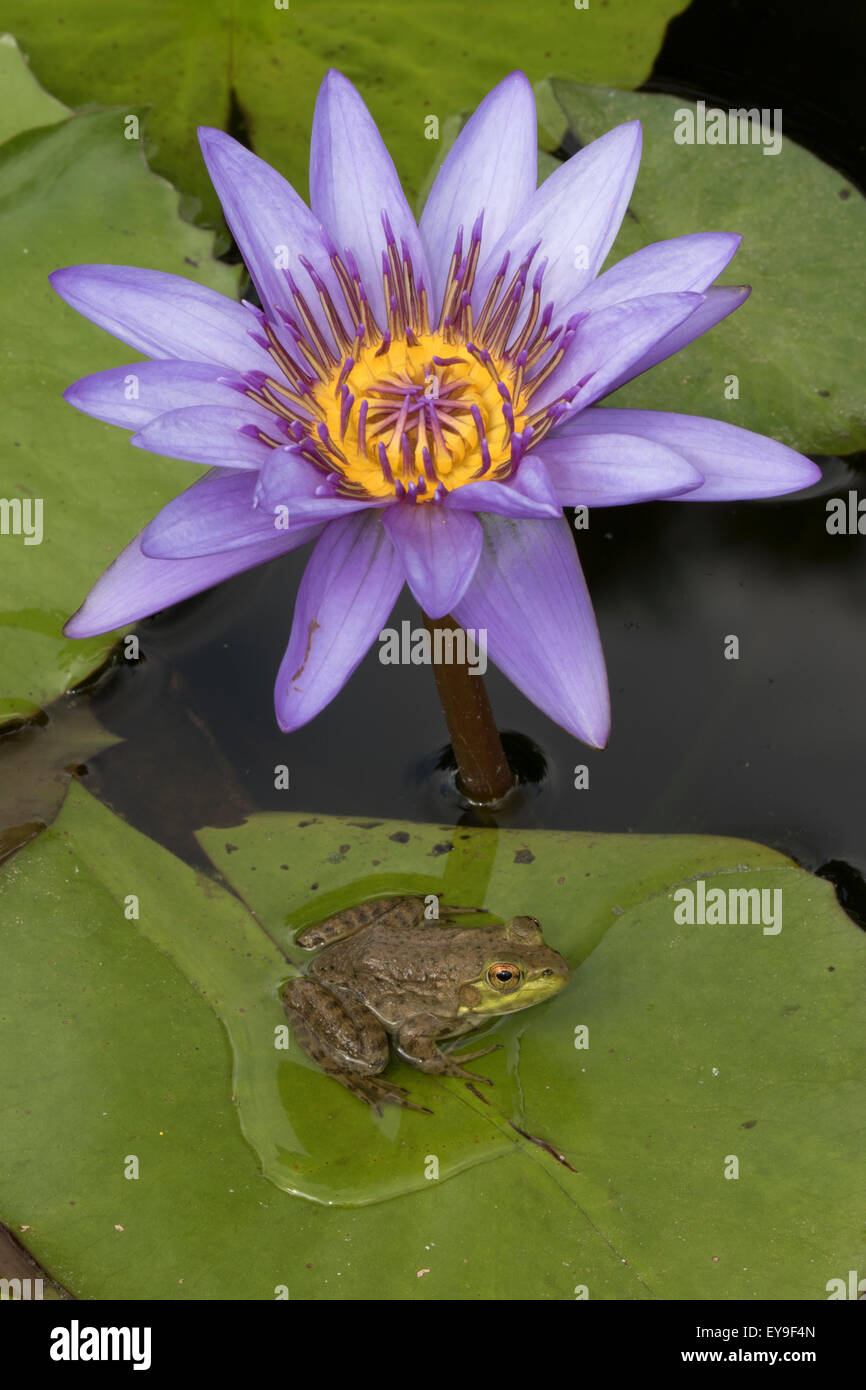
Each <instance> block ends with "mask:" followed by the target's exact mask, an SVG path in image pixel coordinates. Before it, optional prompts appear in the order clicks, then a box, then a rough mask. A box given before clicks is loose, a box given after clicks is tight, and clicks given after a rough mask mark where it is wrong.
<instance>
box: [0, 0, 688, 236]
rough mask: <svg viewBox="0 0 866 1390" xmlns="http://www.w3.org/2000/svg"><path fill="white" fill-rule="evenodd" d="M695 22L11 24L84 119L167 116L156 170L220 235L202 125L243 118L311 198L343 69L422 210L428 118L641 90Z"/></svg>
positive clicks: (573, 14) (20, 5) (504, 16)
mask: <svg viewBox="0 0 866 1390" xmlns="http://www.w3.org/2000/svg"><path fill="white" fill-rule="evenodd" d="M683 8H684V5H683V4H682V0H617V4H615V5H611V6H609V7H605V6H604V5H598V6H596V5H595V4H593V5H592V6H590V7H589V8H588V9H585V10H579V9H577V8H576V7H575V5H574V4H573V0H552V3H551V0H548V3H547V4H545V5H544V6H541V7H536V9H535V10H533V11H532V13H531V15H530V13H529V11H528V10H527V7H526V5H525V3H523V0H500V3H498V4H497V6H496V9H495V12H490V13H489V15H485V16H484V21H486V22H484V21H483V22H482V29H483V33H481V34H479V33H478V30H477V26H473V28H472V30H471V31H470V30H469V29H467V15H466V7H465V4H464V3H463V0H438V3H437V4H435V5H409V4H406V3H405V0H377V3H376V4H374V5H366V6H364V7H362V8H360V9H359V7H358V6H357V5H356V4H355V3H354V0H329V3H328V4H322V3H321V0H291V4H289V3H288V0H286V3H285V5H282V4H281V5H277V4H275V3H272V0H268V3H265V4H262V5H245V6H244V5H236V4H235V3H234V0H186V2H185V3H184V4H183V5H182V6H178V5H177V4H176V3H175V0H156V3H155V0H128V3H127V4H126V5H124V6H123V8H122V9H114V10H112V9H110V8H109V9H108V10H107V9H106V6H105V4H104V3H102V0H72V3H71V4H67V5H66V6H64V8H63V10H62V11H58V10H56V9H53V8H52V7H51V6H43V7H41V8H40V7H38V6H37V7H34V6H33V5H31V4H29V3H27V0H9V3H8V4H7V5H6V10H5V22H6V23H7V24H8V25H9V27H10V28H11V29H12V30H14V32H15V33H16V34H17V35H18V37H19V40H20V41H21V44H22V46H23V47H24V48H25V50H26V51H27V53H28V54H29V55H30V58H31V61H32V63H33V66H34V68H35V70H36V72H37V73H38V74H39V76H40V78H41V79H42V81H43V83H44V84H45V85H46V86H47V87H49V88H50V89H51V91H53V92H55V93H56V94H57V96H59V97H60V98H62V100H64V101H66V102H69V104H70V105H72V106H78V105H80V104H81V103H82V102H87V101H99V102H103V103H105V104H114V103H124V102H125V103H129V109H134V108H135V107H137V106H139V105H140V104H141V103H142V102H153V104H154V112H153V120H152V124H151V127H150V133H151V136H152V139H153V143H154V149H153V154H152V163H153V167H154V168H155V169H156V170H158V172H160V173H162V174H165V175H166V177H168V178H170V179H171V180H172V182H173V183H176V184H178V186H179V187H181V188H183V189H184V190H185V191H187V192H188V193H190V194H192V195H194V197H195V198H196V199H197V200H198V201H199V203H200V205H201V209H202V214H203V216H204V218H205V219H206V220H207V221H208V222H210V223H211V225H216V223H217V222H218V221H219V220H220V212H219V205H218V203H217V201H216V197H215V195H214V192H213V189H212V187H211V185H210V181H209V180H208V177H207V174H206V172H205V169H204V166H203V164H202V161H201V155H200V153H199V149H198V144H197V142H196V133H195V132H196V126H198V125H215V126H221V127H223V128H226V127H227V125H228V124H229V123H230V121H235V120H237V119H238V118H240V119H241V120H242V121H243V123H244V125H245V126H246V129H247V132H248V134H249V136H250V137H251V139H252V142H253V145H254V148H255V150H256V152H257V153H258V154H260V155H262V156H263V158H265V159H267V160H268V161H269V162H270V163H272V164H274V165H275V166H276V167H277V168H278V169H280V170H281V171H282V172H283V173H284V174H285V175H286V177H287V178H289V179H290V180H291V181H292V183H293V184H294V185H295V187H296V188H297V189H298V192H299V193H301V194H304V193H305V190H306V187H307V161H308V148H309V136H310V124H311V121H312V115H313V107H314V105H315V100H316V93H317V91H318V87H319V83H320V82H321V80H322V77H323V76H324V74H325V71H326V70H327V69H328V68H330V67H336V68H339V69H340V70H341V71H342V72H344V73H345V74H346V76H347V77H349V78H351V79H352V81H354V82H356V83H357V84H358V85H359V87H360V88H361V90H362V92H363V94H364V98H365V100H366V101H368V103H369V105H370V108H371V110H372V112H373V115H374V116H375V117H376V119H377V121H378V122H379V125H380V129H381V131H382V135H383V137H384V139H385V141H386V143H387V145H388V148H389V149H390V150H391V152H392V154H393V155H394V159H395V162H396V164H397V168H398V169H399V171H400V174H401V176H402V177H403V179H404V181H405V186H406V188H407V190H408V192H409V194H410V196H412V195H413V194H414V193H415V192H416V191H417V189H418V187H419V186H420V184H421V182H422V180H423V178H424V175H425V173H426V172H427V168H428V166H429V163H430V149H431V146H430V141H429V139H427V138H425V120H426V118H427V117H428V116H431V115H438V116H439V118H440V119H444V117H445V116H447V115H448V114H449V113H451V112H452V111H455V110H467V109H470V108H472V107H473V106H475V105H477V103H478V102H479V101H480V100H481V98H482V97H483V96H484V94H485V92H487V91H488V89H489V88H490V87H492V86H493V85H494V84H495V83H496V82H498V81H499V80H500V79H501V78H502V77H504V76H505V74H506V73H507V72H508V71H509V70H510V69H512V68H514V67H516V66H520V67H523V68H524V69H525V70H526V72H527V73H528V74H529V75H530V77H531V78H533V79H536V78H541V77H544V76H545V75H546V74H548V73H550V72H562V73H568V74H570V75H572V76H576V77H578V78H579V79H580V80H581V81H584V82H613V83H616V84H617V85H618V86H621V87H636V86H638V84H639V83H640V82H642V81H643V80H644V78H646V77H647V76H648V75H649V72H650V69H651V67H652V63H653V59H654V57H655V54H656V52H657V50H658V48H659V45H660V44H661V40H662V35H663V33H664V29H665V26H666V24H667V22H668V20H669V19H671V18H672V17H673V15H675V14H678V13H679V11H680V10H682V9H683ZM479 18H481V16H479ZM72 32H74V35H75V42H74V43H70V37H71V35H72Z"/></svg>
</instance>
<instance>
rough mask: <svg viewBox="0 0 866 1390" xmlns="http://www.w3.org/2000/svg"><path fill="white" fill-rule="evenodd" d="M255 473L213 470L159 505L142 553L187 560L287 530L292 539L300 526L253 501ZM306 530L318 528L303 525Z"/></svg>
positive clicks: (313, 531) (309, 532) (315, 531)
mask: <svg viewBox="0 0 866 1390" xmlns="http://www.w3.org/2000/svg"><path fill="white" fill-rule="evenodd" d="M257 482H258V477H257V475H256V474H255V473H250V472H244V473H230V474H228V475H227V474H225V473H222V474H221V473H219V472H216V473H213V474H211V475H210V476H209V477H207V478H200V479H199V480H198V481H197V482H195V483H194V484H193V485H192V487H191V488H188V489H187V491H186V492H182V493H181V495H180V496H179V497H175V498H173V500H172V501H171V502H169V503H168V504H167V506H165V507H163V509H162V511H161V512H159V513H158V514H157V515H156V516H155V517H154V519H153V521H151V522H150V523H149V525H147V526H145V528H144V530H143V531H142V533H141V550H142V554H144V555H147V556H149V557H150V558H151V559H156V560H187V559H192V558H193V557H195V556H199V555H215V554H218V553H220V552H223V551H226V550H240V549H242V548H243V547H244V546H249V545H258V544H262V543H264V542H267V541H269V540H271V539H273V537H274V536H277V535H279V536H284V535H285V534H286V532H287V531H288V530H289V529H291V531H292V536H293V541H294V544H297V545H300V544H301V543H302V542H301V541H299V540H295V539H294V538H295V537H297V535H298V534H299V532H300V529H301V528H300V527H292V528H290V527H289V526H288V524H287V523H288V519H287V517H285V516H283V515H280V514H278V515H276V516H275V515H273V514H272V513H271V512H264V511H261V510H260V509H259V508H257V507H256V506H255V492H256V484H257ZM305 530H306V532H307V535H308V536H312V535H314V534H315V535H317V534H318V531H319V528H318V527H316V526H308V527H306V528H305Z"/></svg>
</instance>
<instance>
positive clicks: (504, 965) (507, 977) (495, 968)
mask: <svg viewBox="0 0 866 1390" xmlns="http://www.w3.org/2000/svg"><path fill="white" fill-rule="evenodd" d="M487 978H488V980H489V981H490V983H491V984H492V986H493V988H494V989H498V990H499V992H500V994H507V993H508V992H509V990H512V989H517V986H518V985H519V984H520V966H519V965H510V964H509V963H508V961H497V962H496V964H495V965H491V967H490V969H489V970H488V972H487Z"/></svg>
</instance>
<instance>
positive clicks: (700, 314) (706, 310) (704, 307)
mask: <svg viewBox="0 0 866 1390" xmlns="http://www.w3.org/2000/svg"><path fill="white" fill-rule="evenodd" d="M750 294H751V289H750V287H749V286H748V285H715V286H713V287H712V288H711V289H708V290H707V291H706V293H705V295H704V302H703V304H699V305H698V307H697V308H696V309H695V310H694V312H693V313H691V314H689V316H688V318H685V319H683V321H682V323H679V324H677V326H676V327H675V328H672V329H671V331H670V333H666V334H665V335H664V337H663V338H659V340H658V342H656V343H654V344H653V346H652V347H651V348H650V349H649V350H648V351H647V352H646V353H644V355H643V357H641V358H639V359H638V360H637V361H636V362H632V364H631V366H630V367H627V368H626V369H625V370H624V371H623V372H622V373H621V374H620V375H619V376H618V377H617V378H616V379H615V380H614V381H612V382H611V383H610V384H609V385H608V386H607V387H606V389H605V395H608V396H609V395H610V394H611V393H612V392H613V391H617V390H619V388H620V386H624V385H625V383H626V382H627V381H633V380H634V378H635V377H636V376H640V375H641V373H642V372H648V371H649V369H650V367H655V366H657V365H658V363H659V362H664V360H665V359H666V358H667V357H672V356H673V355H674V353H675V352H679V351H680V349H681V348H684V347H687V346H688V344H689V343H691V342H693V341H694V339H695V338H699V337H700V336H701V334H702V333H706V332H707V330H708V329H710V328H715V326H716V324H717V323H721V321H722V319H726V318H727V317H728V314H732V313H733V312H734V310H735V309H739V307H740V305H741V304H743V303H744V302H745V300H747V299H748V297H749V295H750ZM595 399H596V400H598V399H600V397H598V396H596V397H595Z"/></svg>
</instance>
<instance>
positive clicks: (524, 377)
mask: <svg viewBox="0 0 866 1390" xmlns="http://www.w3.org/2000/svg"><path fill="white" fill-rule="evenodd" d="M481 223H482V219H481V218H480V217H479V218H478V220H477V221H476V224H475V226H474V227H473V229H472V236H471V239H470V244H469V248H468V250H467V253H466V255H465V256H464V255H463V250H462V247H463V232H462V229H461V230H460V231H459V232H458V234H457V240H456V243H455V246H454V252H453V255H452V258H451V264H450V267H449V270H448V274H447V277H446V284H445V288H444V294H443V299H442V307H441V312H440V316H439V322H438V324H437V325H436V326H435V328H431V325H430V320H429V317H428V305H427V291H426V289H425V287H424V286H423V285H422V284H420V283H417V282H416V278H415V272H414V268H413V266H412V263H411V260H410V259H409V257H408V253H407V252H406V249H405V247H404V248H403V250H402V253H401V252H400V251H399V250H398V248H397V244H396V241H395V239H394V236H393V233H392V231H391V228H390V225H389V224H388V220H387V218H386V217H385V216H384V214H383V228H384V232H385V242H386V248H387V249H386V251H385V253H383V258H382V264H383V271H382V289H383V297H384V303H385V305H386V310H385V321H384V323H383V324H380V323H379V322H377V320H376V317H375V316H374V314H373V312H372V309H371V307H370V301H369V298H368V296H367V293H366V291H365V288H364V286H363V284H362V283H361V279H360V276H359V274H358V270H357V267H356V266H355V264H354V261H353V259H352V257H351V254H350V253H347V256H346V258H345V259H344V258H343V257H341V256H339V255H338V254H337V253H336V251H334V252H333V254H331V256H330V260H331V265H332V267H333V272H334V277H335V282H336V283H338V284H339V288H340V292H341V294H342V297H343V300H344V309H343V310H342V311H341V310H339V309H338V307H337V305H336V303H335V301H334V299H333V297H332V295H331V293H330V291H329V290H328V288H327V286H326V285H325V284H324V282H323V281H322V279H321V277H320V276H319V275H318V274H317V272H316V271H315V270H314V268H313V267H312V266H311V265H310V263H309V262H308V261H307V260H306V259H305V258H303V257H302V258H301V260H302V264H303V265H304V268H305V270H306V271H307V274H308V275H309V277H310V280H311V281H312V284H313V286H314V288H315V290H316V293H317V295H318V298H319V304H320V306H321V310H320V313H319V314H318V315H317V314H314V313H313V312H312V310H311V308H310V306H309V304H308V303H307V300H306V299H305V297H304V295H303V294H302V293H301V291H300V289H299V288H298V286H297V285H296V284H295V282H294V280H293V279H292V278H291V276H287V289H288V292H289V295H290V296H291V300H288V299H287V304H288V303H291V304H292V306H293V307H291V308H287V309H285V310H284V309H283V308H282V307H280V308H279V310H278V312H279V316H280V318H281V320H282V323H281V324H277V323H275V322H271V321H270V320H268V318H267V317H266V316H265V314H263V313H261V311H254V312H257V313H258V317H259V324H260V326H261V329H262V332H263V336H261V335H258V334H255V335H254V336H255V337H256V338H257V341H259V342H260V343H261V345H262V346H263V347H264V348H266V349H267V351H268V352H269V353H270V355H271V357H272V359H273V362H274V367H275V369H276V370H275V371H274V374H273V375H268V374H266V373H264V372H251V373H248V374H247V376H246V378H245V383H244V386H243V387H242V388H241V389H242V390H243V391H244V392H245V394H246V395H247V396H249V398H250V399H251V400H254V401H255V402H256V403H257V404H258V405H260V406H263V407H264V408H265V409H266V410H267V411H268V412H269V413H270V414H271V415H272V416H273V417H276V418H275V429H276V437H274V434H273V433H271V432H270V431H268V430H266V429H265V428H260V427H259V426H255V425H250V426H245V427H244V429H245V430H247V429H248V430H250V431H252V432H253V433H254V434H255V435H256V436H257V437H258V438H259V439H261V440H262V441H263V442H264V443H266V444H268V445H270V446H271V447H272V448H274V449H278V448H280V447H281V446H284V447H285V446H288V447H289V448H290V449H292V450H293V451H294V452H295V453H297V454H298V455H299V456H300V457H301V458H304V459H306V460H307V461H308V462H309V463H311V464H312V465H313V466H314V467H315V468H316V469H317V470H318V471H319V472H320V473H321V474H322V475H323V477H322V483H321V485H320V487H319V488H318V489H317V491H319V492H332V493H333V494H334V495H339V496H344V497H370V498H378V497H381V498H382V499H383V500H384V501H387V500H390V499H392V498H394V497H396V498H397V499H398V500H402V499H406V500H408V501H410V502H431V501H432V502H441V501H442V500H443V499H444V498H445V497H446V496H447V494H448V493H449V492H451V491H453V489H454V488H456V487H463V486H464V485H465V484H466V483H471V482H474V481H476V480H483V481H490V480H495V479H503V478H507V477H508V476H509V475H511V474H513V473H514V471H515V470H516V469H517V467H518V466H519V464H520V460H521V458H522V456H523V454H524V453H525V451H526V449H527V448H529V447H531V446H532V445H535V444H538V442H539V441H540V440H541V439H543V438H544V436H545V434H546V433H547V431H548V430H549V429H550V428H551V426H552V425H553V423H554V421H555V419H556V418H557V413H558V412H561V411H562V410H563V409H564V407H565V404H566V403H567V402H569V401H570V400H571V399H573V397H574V395H575V394H576V392H577V391H578V390H579V389H580V388H581V387H582V386H583V385H584V382H582V381H581V382H578V383H577V385H576V386H574V387H572V388H570V389H569V390H568V391H566V392H565V393H563V394H562V395H561V396H559V397H557V398H555V399H554V400H551V401H548V403H547V404H546V405H543V406H541V407H539V406H538V404H537V402H536V404H535V405H534V406H533V405H532V398H533V396H534V395H535V393H537V392H538V390H539V388H540V387H541V386H542V385H543V384H544V383H545V382H546V381H547V380H548V378H549V377H550V376H551V374H552V373H553V372H554V371H555V369H556V368H557V366H558V365H559V363H560V362H561V361H562V358H563V356H564V354H565V350H566V346H567V344H568V342H569V341H570V340H571V338H572V337H573V336H574V332H575V330H576V325H577V320H576V319H575V320H573V321H570V322H569V323H567V324H566V325H565V330H564V331H563V330H562V329H561V328H560V327H556V328H552V327H551V317H552V312H553V305H552V304H548V305H547V306H545V308H544V312H542V311H541V281H542V276H543V274H544V265H545V262H542V264H541V265H540V266H539V268H538V269H537V271H536V272H535V274H534V276H533V278H532V282H531V292H530V294H529V299H528V302H527V301H526V300H525V295H526V294H527V292H528V291H530V285H529V282H528V276H529V269H530V265H531V262H532V260H533V257H534V256H535V253H536V251H537V249H538V248H537V246H536V247H533V248H532V249H531V251H530V252H529V254H528V255H527V256H526V257H525V258H524V260H523V261H522V262H521V263H520V265H518V266H517V267H516V268H514V269H513V273H512V275H511V278H510V280H509V279H508V275H507V272H508V268H509V259H510V257H509V255H506V256H505V257H504V259H503V261H502V263H501V265H500V267H499V269H498V271H497V272H496V274H495V275H494V276H493V278H492V281H491V283H490V285H489V288H488V290H487V293H486V296H485V297H484V302H483V304H479V305H477V306H476V307H477V310H478V312H477V314H476V313H473V307H472V293H471V292H472V289H473V284H474V281H475V274H476V270H477V267H478V263H479V256H480V250H481ZM524 310H525V312H524ZM323 319H324V321H325V322H326V323H327V331H326V330H325V328H324V326H323V322H322V320H323ZM587 380H588V378H587ZM548 394H549V393H548ZM281 434H282V437H280V436H281Z"/></svg>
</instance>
